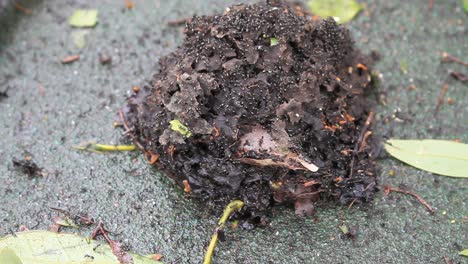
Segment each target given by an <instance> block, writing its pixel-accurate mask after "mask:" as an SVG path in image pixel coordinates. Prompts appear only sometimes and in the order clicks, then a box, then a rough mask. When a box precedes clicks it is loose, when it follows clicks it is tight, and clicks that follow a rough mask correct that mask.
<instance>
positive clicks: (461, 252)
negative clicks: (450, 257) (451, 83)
mask: <svg viewBox="0 0 468 264" xmlns="http://www.w3.org/2000/svg"><path fill="white" fill-rule="evenodd" d="M465 2H466V1H465ZM459 254H460V255H462V256H465V257H468V249H464V250H462V251H460V253H459Z"/></svg>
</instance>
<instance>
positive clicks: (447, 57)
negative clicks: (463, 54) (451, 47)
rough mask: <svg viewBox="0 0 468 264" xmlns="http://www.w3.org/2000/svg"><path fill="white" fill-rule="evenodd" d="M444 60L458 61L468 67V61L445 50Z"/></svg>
mask: <svg viewBox="0 0 468 264" xmlns="http://www.w3.org/2000/svg"><path fill="white" fill-rule="evenodd" d="M442 62H455V63H458V64H461V65H463V66H465V67H468V63H466V62H464V61H462V60H461V59H459V58H457V57H455V56H453V55H450V54H448V53H447V52H443V53H442Z"/></svg>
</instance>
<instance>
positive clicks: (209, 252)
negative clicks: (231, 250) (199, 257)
mask: <svg viewBox="0 0 468 264" xmlns="http://www.w3.org/2000/svg"><path fill="white" fill-rule="evenodd" d="M243 206H244V202H242V201H240V200H233V201H231V202H230V203H229V204H228V205H227V206H226V208H225V209H224V212H223V215H222V216H221V218H220V219H219V221H218V227H216V230H215V232H214V233H213V236H212V237H211V241H210V244H209V245H208V248H207V249H206V253H205V257H204V258H203V264H210V263H211V258H212V257H213V253H214V250H215V247H216V243H218V236H219V233H220V232H222V231H223V228H224V226H225V225H226V221H227V220H228V218H229V217H230V216H231V215H232V214H233V213H234V212H236V211H240V210H241V209H242V207H243Z"/></svg>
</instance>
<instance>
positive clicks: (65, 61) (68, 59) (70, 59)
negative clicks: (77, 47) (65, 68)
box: [61, 55, 80, 64]
mask: <svg viewBox="0 0 468 264" xmlns="http://www.w3.org/2000/svg"><path fill="white" fill-rule="evenodd" d="M79 59H80V55H70V56H67V57H65V58H63V59H62V60H61V62H62V64H69V63H72V62H75V61H77V60H79Z"/></svg>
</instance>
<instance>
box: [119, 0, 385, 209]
mask: <svg viewBox="0 0 468 264" xmlns="http://www.w3.org/2000/svg"><path fill="white" fill-rule="evenodd" d="M185 34H186V38H185V41H184V43H183V44H182V46H181V47H179V48H178V49H177V50H175V51H174V52H173V53H171V54H169V55H168V56H166V57H164V58H162V59H161V60H160V62H159V64H160V69H159V71H158V72H157V73H156V74H155V75H154V76H153V80H152V82H151V84H150V85H148V86H146V87H143V88H142V89H139V90H136V91H135V93H134V94H133V95H132V96H131V97H130V98H129V99H128V101H127V106H126V107H125V108H123V109H122V111H121V112H120V118H121V121H122V123H123V125H124V127H125V128H126V129H127V131H126V134H127V135H129V136H130V137H131V138H132V139H133V141H134V142H135V144H137V146H138V147H139V148H140V149H141V150H142V151H144V153H145V155H146V156H147V157H148V160H149V161H150V163H152V164H154V165H155V166H157V167H158V168H159V169H161V170H163V171H164V172H165V173H166V174H167V175H168V176H170V177H171V178H173V179H174V180H175V181H176V182H177V183H178V184H179V185H180V186H181V187H182V188H184V190H185V191H186V192H187V193H188V194H190V195H191V196H193V197H197V198H199V199H202V200H204V201H210V202H213V204H218V205H221V206H224V205H226V204H227V202H228V201H229V200H231V199H234V198H238V199H241V200H243V201H244V202H245V207H244V212H245V213H246V215H247V216H251V217H256V216H262V215H264V214H265V213H267V212H268V209H269V208H270V207H271V206H272V205H273V204H275V203H288V204H294V206H295V209H296V213H298V214H300V215H303V214H310V213H312V212H313V208H314V203H315V202H316V201H318V200H328V201H337V202H339V203H341V204H349V203H359V202H364V201H369V200H370V199H372V197H373V195H374V193H375V192H376V175H375V170H374V162H373V161H372V159H371V158H372V154H371V152H372V149H373V147H372V146H373V143H372V142H374V141H373V140H372V136H371V132H370V130H369V128H367V126H366V125H365V122H366V120H367V119H368V117H369V114H370V107H369V103H368V102H367V101H366V99H365V94H366V93H367V92H368V91H369V90H370V89H371V86H372V78H371V74H370V69H369V68H368V67H370V64H371V61H370V60H369V59H368V58H367V57H366V56H363V55H362V54H361V53H360V52H359V51H357V50H356V49H355V48H354V45H353V41H352V40H351V37H350V34H349V32H348V30H347V29H345V28H344V27H342V26H338V25H337V24H336V23H335V22H334V20H333V19H331V18H330V19H326V20H312V19H311V18H310V17H308V16H305V15H304V14H303V13H302V12H298V10H290V9H288V8H287V7H281V6H270V5H267V4H265V5H251V6H249V5H238V6H233V7H231V8H229V9H227V10H226V12H225V13H224V14H223V15H221V16H204V17H194V18H193V19H192V20H191V22H190V23H189V24H188V25H187V26H186V28H185Z"/></svg>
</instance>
